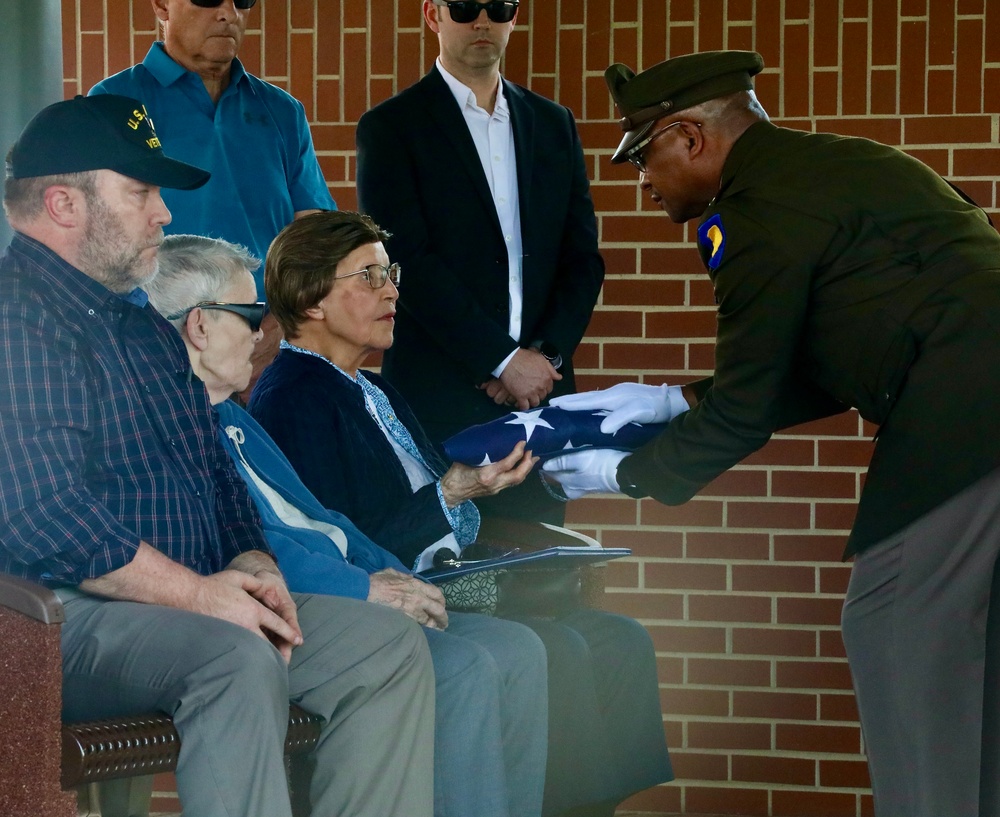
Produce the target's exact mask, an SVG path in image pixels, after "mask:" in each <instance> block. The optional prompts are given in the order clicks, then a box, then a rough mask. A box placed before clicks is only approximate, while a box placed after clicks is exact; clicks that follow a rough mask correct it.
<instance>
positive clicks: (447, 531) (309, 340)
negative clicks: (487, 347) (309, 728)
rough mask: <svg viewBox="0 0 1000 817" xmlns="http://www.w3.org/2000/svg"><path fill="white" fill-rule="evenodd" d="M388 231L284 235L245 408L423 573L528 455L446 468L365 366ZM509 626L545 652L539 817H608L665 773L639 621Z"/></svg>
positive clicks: (375, 339) (386, 340)
mask: <svg viewBox="0 0 1000 817" xmlns="http://www.w3.org/2000/svg"><path fill="white" fill-rule="evenodd" d="M388 237H389V236H388V234H387V233H386V232H385V231H383V230H381V229H380V228H379V227H378V226H377V225H375V224H374V223H373V222H372V221H371V219H370V218H368V217H367V216H363V215H360V214H357V213H347V212H342V211H341V212H328V213H316V214H313V215H310V216H306V217H305V218H302V219H298V220H296V221H295V222H293V223H292V224H290V225H288V226H287V227H286V228H285V229H284V230H282V231H281V233H279V235H278V237H277V238H276V239H275V240H274V242H273V243H272V244H271V247H270V249H269V250H268V256H267V262H266V266H265V272H264V285H265V291H266V293H267V299H268V304H269V306H270V308H271V311H272V313H273V314H274V316H275V318H276V319H277V321H278V323H279V324H281V327H282V329H283V330H284V333H285V338H286V340H285V341H283V343H282V350H281V352H280V353H279V354H278V356H277V358H275V361H274V363H272V364H271V365H270V366H269V367H268V368H267V369H265V371H264V373H263V375H261V378H260V380H259V381H258V383H257V386H256V387H255V389H254V391H253V393H252V395H251V398H250V404H249V406H248V409H249V411H250V413H251V414H252V415H253V416H254V417H255V418H256V419H257V420H258V421H259V422H260V423H261V425H262V426H263V427H264V428H265V429H267V431H268V433H269V434H270V435H271V437H272V438H273V439H274V441H275V442H276V443H277V444H278V446H280V447H281V448H282V450H283V451H284V453H285V455H286V456H287V457H288V459H289V461H290V462H291V463H292V465H293V466H294V467H295V469H296V471H297V472H298V474H299V476H300V477H301V478H302V481H303V482H304V483H305V484H306V486H308V487H309V489H310V490H311V491H312V492H313V494H315V496H316V497H317V498H318V499H319V501H320V502H322V503H323V504H324V505H326V506H327V507H330V508H336V509H337V510H339V511H341V512H342V513H345V514H347V515H348V516H349V517H350V518H351V519H352V520H353V521H354V523H355V524H357V525H358V527H359V528H360V529H361V530H362V531H364V532H365V533H366V534H367V535H368V536H369V537H371V539H372V540H373V541H374V542H376V543H378V544H379V545H381V546H382V547H383V548H385V549H386V550H389V551H390V552H392V553H393V554H395V555H396V556H397V557H398V558H399V559H400V561H402V562H403V564H405V565H406V566H407V567H409V568H417V569H423V568H424V566H425V564H426V563H427V559H428V558H429V556H430V554H431V553H432V552H433V551H434V549H436V548H439V547H441V546H447V547H449V548H451V549H453V550H456V552H460V551H461V549H462V547H463V546H465V545H468V544H469V543H470V542H472V541H474V540H475V538H476V535H477V529H478V526H479V513H478V510H477V509H476V507H475V504H474V502H473V501H472V500H474V499H475V498H476V497H477V496H482V495H487V494H490V493H493V492H495V491H496V490H497V488H503V487H505V486H506V485H508V484H513V483H514V482H520V481H521V480H523V479H524V477H525V475H526V474H527V473H528V471H530V469H531V467H532V465H533V464H534V460H533V458H530V457H528V454H527V453H524V452H523V451H522V450H521V449H520V448H518V449H515V451H514V452H512V454H511V455H510V456H508V457H507V458H505V459H503V460H501V461H499V462H497V463H494V464H492V465H487V466H483V467H480V468H470V467H468V466H464V465H460V464H457V463H455V464H451V465H450V466H449V465H447V464H446V463H444V462H442V461H441V459H440V456H439V455H438V453H437V452H436V451H435V450H434V448H433V447H432V445H431V443H430V442H429V440H428V439H427V436H426V434H425V433H424V432H423V429H422V428H421V426H420V424H419V422H418V421H417V420H416V418H415V417H414V415H413V413H412V411H411V410H410V408H409V406H407V404H406V402H405V401H404V400H403V399H402V397H401V396H400V395H399V393H398V392H396V391H395V390H394V389H393V388H392V387H391V386H390V385H389V384H388V383H387V382H386V381H384V380H383V379H382V378H381V377H379V376H378V375H377V374H374V373H373V372H370V371H366V370H364V369H362V368H361V366H362V364H363V363H364V362H365V361H366V360H367V359H368V358H369V357H370V356H372V355H373V354H374V353H376V352H380V351H384V350H385V349H388V348H389V346H390V345H391V344H392V342H393V324H394V319H393V316H394V314H395V311H396V298H397V296H398V291H397V288H396V284H397V283H400V270H399V269H398V268H396V269H395V270H394V269H393V265H392V264H391V263H390V259H389V256H388V254H387V252H386V250H385V246H384V243H383V242H384V241H385V240H387V239H388ZM472 251H474V248H470V252H472ZM401 285H402V286H405V284H401ZM517 620H518V621H521V622H523V623H524V624H527V625H528V627H530V628H531V629H532V630H534V631H535V633H537V634H538V635H539V637H540V638H541V639H542V641H543V643H544V644H545V647H546V654H547V659H548V673H549V685H548V707H549V747H548V764H547V768H546V784H545V785H546V788H545V800H544V805H543V814H545V815H564V816H565V817H570V816H572V817H605V816H606V815H611V814H613V812H614V809H615V806H616V805H617V804H618V803H619V802H621V800H623V799H624V798H625V797H627V796H629V795H630V794H632V793H634V792H636V791H639V790H641V789H644V788H647V787H649V786H652V785H655V784H657V783H660V782H663V781H666V780H669V779H671V777H672V773H671V769H670V761H669V758H668V755H667V749H666V745H665V741H664V735H663V723H662V716H661V714H660V701H659V694H658V689H657V677H656V662H655V656H654V652H653V647H652V642H651V640H650V638H649V635H648V634H647V633H646V631H645V630H644V629H643V627H642V626H641V625H640V624H638V622H636V621H634V620H632V619H630V618H626V617H624V616H617V615H613V614H611V613H606V612H603V611H600V610H593V609H573V610H572V611H570V612H566V613H564V614H562V615H557V616H551V617H548V618H541V617H532V616H524V615H518V616H517ZM539 693H542V694H543V690H541V689H540V690H539Z"/></svg>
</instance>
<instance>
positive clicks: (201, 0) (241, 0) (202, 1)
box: [191, 0, 257, 11]
mask: <svg viewBox="0 0 1000 817" xmlns="http://www.w3.org/2000/svg"><path fill="white" fill-rule="evenodd" d="M222 2H223V0H191V4H192V5H194V6H198V8H202V9H217V8H218V7H219V6H221V5H222ZM233 5H234V6H236V8H238V9H242V10H243V11H246V10H247V9H252V8H253V7H254V6H256V5H257V0H233Z"/></svg>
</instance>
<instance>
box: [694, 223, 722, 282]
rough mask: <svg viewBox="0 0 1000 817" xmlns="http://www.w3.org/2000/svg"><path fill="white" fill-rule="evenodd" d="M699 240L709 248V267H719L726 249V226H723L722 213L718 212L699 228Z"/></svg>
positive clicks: (707, 254) (707, 255)
mask: <svg viewBox="0 0 1000 817" xmlns="http://www.w3.org/2000/svg"><path fill="white" fill-rule="evenodd" d="M698 242H699V243H700V244H702V245H704V247H705V249H706V250H707V252H706V253H705V255H706V257H707V259H708V260H707V261H706V263H707V264H708V268H709V269H718V267H719V264H721V263H722V255H723V253H725V251H726V228H725V227H723V226H722V216H721V215H719V214H718V213H716V214H715V215H714V216H712V217H711V218H710V219H708V221H706V222H705V223H704V224H702V225H701V226H700V227H699V228H698Z"/></svg>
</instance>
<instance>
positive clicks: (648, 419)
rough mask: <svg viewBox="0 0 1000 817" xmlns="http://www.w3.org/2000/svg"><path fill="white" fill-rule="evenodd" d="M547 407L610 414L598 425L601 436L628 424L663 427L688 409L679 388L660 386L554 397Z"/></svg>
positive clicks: (634, 385)
mask: <svg viewBox="0 0 1000 817" xmlns="http://www.w3.org/2000/svg"><path fill="white" fill-rule="evenodd" d="M549 404H550V405H553V406H558V407H559V408H561V409H568V410H570V411H597V410H599V409H603V410H605V411H609V412H611V413H610V414H609V415H608V416H607V417H605V418H604V421H603V422H602V423H601V431H603V432H604V433H605V434H614V433H615V432H616V431H618V429H620V428H622V427H623V426H626V425H628V424H629V423H665V422H667V421H668V420H672V419H674V417H676V416H677V415H678V414H683V413H684V412H685V411H687V410H688V409H689V408H690V406H688V403H687V400H685V399H684V395H683V394H682V393H681V387H680V386H668V385H667V384H666V383H664V384H663V385H662V386H645V385H643V384H642V383H619V384H617V385H615V386H612V387H611V388H608V389H599V390H598V391H585V392H581V393H580V394H567V395H564V396H562V397H554V398H553V399H552V400H550V401H549Z"/></svg>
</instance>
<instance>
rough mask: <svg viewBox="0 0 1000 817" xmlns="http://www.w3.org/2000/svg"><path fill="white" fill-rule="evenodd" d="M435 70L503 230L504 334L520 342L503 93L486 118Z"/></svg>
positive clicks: (511, 164)
mask: <svg viewBox="0 0 1000 817" xmlns="http://www.w3.org/2000/svg"><path fill="white" fill-rule="evenodd" d="M437 69H438V71H440V72H441V76H442V77H444V81H445V82H446V83H447V84H448V87H449V88H450V89H451V92H452V94H454V95H455V101H456V102H457V103H458V107H459V109H460V110H461V111H462V116H463V117H464V119H465V124H466V125H467V126H468V128H469V134H470V135H471V136H472V141H473V142H474V143H475V145H476V152H477V153H478V154H479V161H480V163H481V164H482V166H483V173H485V174H486V181H487V182H488V183H489V186H490V194H491V195H492V196H493V205H494V207H496V211H497V218H498V219H499V220H500V229H501V230H503V237H504V241H505V243H506V245H507V291H508V294H509V304H510V311H509V314H510V323H509V325H508V332H509V334H510V336H511V338H513V339H514V340H515V341H520V338H521V307H522V303H523V296H522V289H521V254H522V249H521V207H520V200H519V198H518V194H517V157H516V155H515V151H514V128H513V126H512V125H511V121H510V109H509V108H508V107H507V99H506V97H505V96H504V93H503V83H502V82H498V83H497V101H496V104H495V105H494V107H493V113H492V114H490V113H489V112H488V111H486V110H485V109H484V108H480V107H479V105H478V104H477V103H476V95H475V93H473V91H472V89H471V88H470V87H469V86H467V85H464V84H463V83H461V82H460V81H459V80H457V79H456V78H455V77H453V76H452V75H451V74H449V73H448V71H447V70H446V69H445V67H444V66H443V65H442V64H441V58H440V57H438V59H437ZM516 353H517V349H515V350H514V351H513V352H511V353H510V354H509V355H508V356H507V357H506V358H505V359H504V360H503V361H501V363H500V365H499V366H497V367H496V369H494V370H493V376H494V377H499V376H500V373H501V372H502V371H503V370H504V367H506V365H507V364H508V363H509V362H510V359H511V358H512V357H513V356H514V355H515V354H516Z"/></svg>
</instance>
